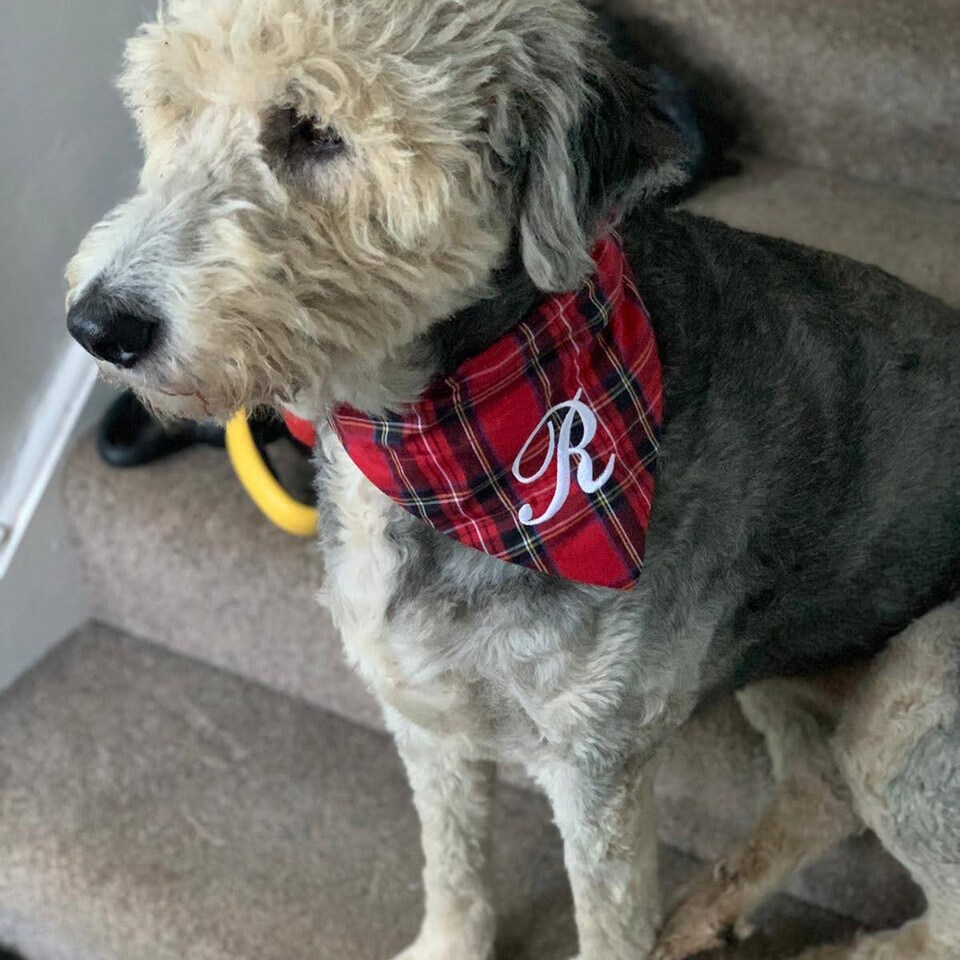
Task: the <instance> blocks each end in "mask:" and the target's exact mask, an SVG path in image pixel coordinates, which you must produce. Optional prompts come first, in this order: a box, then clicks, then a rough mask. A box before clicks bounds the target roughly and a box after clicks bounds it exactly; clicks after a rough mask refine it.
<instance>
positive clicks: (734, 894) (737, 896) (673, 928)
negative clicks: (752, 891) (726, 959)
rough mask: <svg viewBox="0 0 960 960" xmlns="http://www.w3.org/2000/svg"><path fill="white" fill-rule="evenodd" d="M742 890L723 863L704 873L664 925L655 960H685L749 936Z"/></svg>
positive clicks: (693, 883)
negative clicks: (732, 940)
mask: <svg viewBox="0 0 960 960" xmlns="http://www.w3.org/2000/svg"><path fill="white" fill-rule="evenodd" d="M749 932H750V928H749V926H748V925H747V924H746V923H745V922H744V917H743V889H742V887H741V885H740V883H739V882H738V879H737V877H736V876H735V875H734V874H732V873H731V872H730V871H729V870H728V869H727V868H726V867H725V865H723V864H719V865H717V866H716V867H715V868H713V869H712V870H710V871H708V872H706V873H703V874H701V875H700V876H699V877H697V878H696V879H695V880H694V881H693V882H692V883H691V885H690V886H689V887H688V888H687V890H686V892H685V894H684V896H683V899H682V900H681V901H680V903H679V905H678V906H677V907H675V908H674V910H673V911H672V913H671V914H670V916H669V917H668V918H667V922H666V923H665V924H664V925H663V929H662V930H661V932H660V937H659V939H658V941H657V946H656V948H655V950H654V953H653V956H654V960H685V958H686V957H692V956H695V955H696V954H698V953H703V952H704V951H706V950H713V949H715V948H717V947H722V946H723V945H724V944H726V943H728V942H729V941H730V940H731V939H740V938H742V937H745V936H748V935H749Z"/></svg>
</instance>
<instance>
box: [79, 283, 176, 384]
mask: <svg viewBox="0 0 960 960" xmlns="http://www.w3.org/2000/svg"><path fill="white" fill-rule="evenodd" d="M158 326H159V323H158V321H157V319H156V317H154V316H152V315H151V314H150V313H149V312H148V311H147V310H146V309H144V308H143V307H142V306H140V305H137V304H132V303H130V302H129V301H127V302H121V301H119V300H117V299H115V298H113V297H111V296H110V295H109V294H107V293H105V292H104V291H102V290H99V289H94V290H92V291H91V292H89V293H87V294H85V295H84V296H83V297H82V298H81V299H80V300H78V301H77V302H76V303H75V304H74V305H73V306H72V307H71V308H70V312H69V313H68V314H67V329H68V330H69V331H70V335H71V336H72V337H73V338H74V339H75V340H76V341H77V342H78V343H79V344H80V346H82V347H83V349H84V350H86V351H87V352H88V353H90V354H92V355H93V356H94V357H96V358H97V359H98V360H105V361H106V362H107V363H112V364H115V365H116V366H118V367H124V368H125V369H129V368H131V367H135V366H136V365H137V364H138V363H140V361H141V360H143V359H144V358H145V357H146V356H147V354H148V353H149V352H150V348H151V347H152V346H153V344H154V341H155V339H156V334H157V328H158Z"/></svg>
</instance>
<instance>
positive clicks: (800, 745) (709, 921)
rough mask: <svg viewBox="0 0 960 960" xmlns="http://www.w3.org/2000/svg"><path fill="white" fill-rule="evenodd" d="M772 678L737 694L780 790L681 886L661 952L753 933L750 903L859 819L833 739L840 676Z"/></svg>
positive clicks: (671, 958) (666, 955)
mask: <svg viewBox="0 0 960 960" xmlns="http://www.w3.org/2000/svg"><path fill="white" fill-rule="evenodd" d="M830 679H831V682H829V683H821V682H807V681H785V680H771V681H768V682H766V683H761V684H757V685H756V686H754V687H751V688H748V689H747V690H745V691H743V692H742V693H741V694H740V704H741V708H742V710H743V713H744V715H745V716H746V718H747V720H748V721H749V722H750V723H751V725H752V726H753V727H754V728H755V729H757V730H758V731H759V732H760V733H761V734H763V736H764V737H765V738H766V742H767V749H768V751H769V753H770V757H771V761H772V764H773V773H774V779H775V781H776V784H777V785H776V789H775V793H774V795H773V798H772V800H771V802H770V804H769V806H768V807H767V809H766V811H765V812H764V816H763V818H762V819H761V821H760V823H759V824H758V826H757V827H756V829H755V830H754V832H753V833H752V834H751V835H750V837H749V838H748V839H747V841H746V842H745V843H744V845H743V846H742V847H741V848H740V849H739V850H737V851H736V852H735V853H734V854H732V855H731V856H729V857H727V858H726V859H725V860H724V861H722V862H721V863H719V864H716V865H714V866H713V867H711V868H708V869H707V870H706V871H704V872H703V873H702V874H701V875H700V876H698V877H697V878H696V879H695V880H694V881H693V882H692V883H691V885H690V886H689V887H688V888H687V890H686V891H685V894H684V896H683V899H682V901H681V903H680V904H679V906H678V907H677V908H676V909H675V910H674V911H673V912H672V913H671V915H670V917H669V919H668V921H667V923H666V924H665V926H664V928H663V931H662V932H661V935H660V939H659V943H658V955H659V956H660V957H662V958H663V960H680V958H683V957H689V956H692V955H693V954H697V953H700V952H701V951H703V950H707V949H710V948H713V947H718V946H720V945H721V944H722V943H723V942H724V941H725V939H726V938H727V936H728V934H729V933H731V932H733V933H735V934H736V935H738V936H741V937H742V936H745V935H747V934H748V933H749V918H750V915H751V914H752V913H753V912H754V910H755V909H756V908H757V907H758V906H759V905H760V904H761V903H762V902H763V901H764V900H765V899H766V898H767V897H768V896H769V895H770V894H771V893H773V892H774V891H775V890H776V889H778V888H779V887H780V886H781V885H782V884H783V882H784V881H785V880H786V879H787V878H788V877H789V876H790V875H791V874H792V873H794V872H795V871H796V870H797V869H798V868H799V867H801V866H802V865H803V864H805V863H808V862H810V861H813V860H815V859H817V858H818V857H819V856H820V855H821V854H823V853H824V852H825V851H826V850H827V849H829V848H830V847H831V846H833V845H834V844H835V843H836V842H838V841H839V840H841V839H843V838H844V837H846V836H848V835H849V834H851V833H853V832H854V831H856V830H857V829H858V828H859V827H860V825H861V824H860V821H859V819H858V817H857V816H856V814H855V813H854V810H853V805H852V800H851V796H850V793H849V790H848V789H847V787H846V784H845V782H844V781H843V779H842V777H841V774H840V771H839V769H838V767H837V764H836V761H835V759H834V756H833V753H832V750H831V747H830V743H829V737H830V734H831V733H832V731H833V729H834V727H835V724H836V720H837V716H838V715H839V711H840V708H841V703H842V697H841V694H842V692H843V690H844V689H845V687H846V683H840V682H839V677H837V676H835V677H832V678H830Z"/></svg>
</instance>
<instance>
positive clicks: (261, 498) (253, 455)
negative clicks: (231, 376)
mask: <svg viewBox="0 0 960 960" xmlns="http://www.w3.org/2000/svg"><path fill="white" fill-rule="evenodd" d="M227 454H228V455H229V457H230V463H232V464H233V469H234V471H235V472H236V474H237V476H238V477H239V478H240V483H241V484H243V489H244V490H246V491H247V493H248V494H249V496H250V499H251V500H252V501H253V502H254V503H255V504H256V505H257V507H258V508H259V509H260V512H261V513H262V514H263V515H264V516H265V517H266V518H267V519H268V520H269V521H270V522H271V523H273V524H274V525H275V526H278V527H279V528H280V529H281V530H283V531H284V532H286V533H289V534H292V535H293V536H295V537H312V536H315V535H316V532H317V511H316V510H315V509H314V508H313V507H308V506H307V505H306V504H303V503H300V501H299V500H295V499H294V498H293V497H291V496H290V494H289V493H287V491H286V490H284V489H283V487H282V486H281V485H280V484H279V483H278V482H277V480H276V478H275V477H274V476H273V474H272V473H271V472H270V469H269V467H268V466H267V465H266V464H265V463H264V462H263V457H262V456H260V451H259V450H258V449H257V445H256V443H255V442H254V440H253V433H252V432H251V430H250V423H249V421H248V420H247V412H246V410H241V411H239V413H237V415H236V416H235V417H234V418H233V419H232V420H231V421H230V422H229V423H228V424H227Z"/></svg>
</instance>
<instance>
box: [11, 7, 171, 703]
mask: <svg viewBox="0 0 960 960" xmlns="http://www.w3.org/2000/svg"><path fill="white" fill-rule="evenodd" d="M0 10H2V19H0V494H2V493H3V491H4V490H5V489H10V488H9V485H8V486H4V477H5V475H6V476H7V477H9V475H10V473H11V471H12V467H13V464H14V463H15V462H16V458H17V455H18V451H19V452H21V460H22V451H23V449H24V438H25V437H26V436H27V435H28V433H30V432H31V427H33V433H36V432H37V430H38V427H40V428H41V432H42V429H45V427H44V425H42V424H38V423H37V421H36V419H35V418H34V419H33V420H32V417H31V415H32V414H33V412H34V411H35V410H36V409H37V405H38V401H39V400H40V398H41V397H43V396H44V395H46V394H49V393H50V392H51V391H50V385H51V380H52V377H53V372H54V370H55V369H56V367H57V365H58V363H59V362H60V360H61V358H62V357H63V356H64V352H65V349H66V346H67V344H68V342H69V338H68V337H67V334H66V329H65V326H64V315H63V295H64V282H63V268H64V265H65V264H66V261H67V259H68V258H69V257H70V255H71V254H72V252H73V250H74V249H75V247H76V245H77V243H78V241H79V240H80V238H81V237H82V236H83V234H84V233H85V232H86V231H87V230H88V229H89V227H90V226H91V225H92V224H93V223H94V221H95V220H97V219H98V218H99V217H100V216H101V215H102V214H103V213H105V212H106V211H107V209H109V208H110V207H111V206H113V204H114V203H116V202H117V201H118V200H121V199H122V198H123V197H124V196H126V195H128V194H129V193H130V192H131V191H132V190H133V188H134V185H135V183H136V172H137V168H138V166H139V159H140V158H139V151H138V149H137V144H136V137H135V134H134V131H133V128H132V124H131V123H130V121H129V119H128V118H127V116H126V113H125V111H124V109H123V106H122V104H121V102H120V96H119V94H118V93H116V92H115V90H114V88H113V78H114V77H115V76H116V74H117V72H118V70H119V67H120V62H121V55H122V51H123V43H124V40H125V39H126V38H127V37H128V36H129V35H130V34H131V33H133V31H134V30H135V29H136V27H137V25H138V24H139V23H140V22H141V21H142V20H143V19H145V18H147V17H149V16H150V15H152V14H153V13H154V12H155V4H154V3H153V2H142V0H0ZM109 400H110V394H109V393H108V392H106V391H105V390H99V391H97V392H95V394H94V397H93V398H92V399H91V401H90V403H89V404H88V410H87V414H86V419H85V421H84V422H85V423H86V424H87V425H89V424H90V423H91V422H92V421H93V419H95V418H96V416H97V414H98V412H99V411H100V410H102V409H103V407H104V405H105V404H106V403H107V402H109ZM62 469H63V468H62V465H61V467H60V469H59V470H58V472H57V474H56V476H55V477H54V481H53V483H51V485H50V486H49V487H48V488H47V490H46V493H45V495H44V496H43V499H42V501H41V502H40V505H39V508H38V510H37V512H36V514H35V515H34V518H33V522H32V524H31V525H30V527H29V528H27V531H26V534H25V536H24V539H23V542H22V544H21V546H20V549H19V551H18V552H17V554H16V555H15V556H14V559H13V564H12V566H11V567H10V569H9V570H8V572H7V574H6V576H5V577H2V578H0V689H2V688H3V687H4V686H5V685H6V684H7V683H9V682H10V681H12V680H13V679H14V678H15V677H16V676H17V675H18V674H19V673H20V672H22V671H23V670H24V669H26V668H27V667H28V666H30V664H31V663H33V662H34V661H36V660H37V659H38V658H39V657H40V656H42V655H43V653H44V652H46V650H47V649H49V648H50V647H51V646H52V645H53V644H55V643H56V642H58V641H59V640H60V639H62V638H63V636H64V635H65V634H66V633H67V632H68V631H70V630H72V629H73V628H74V627H75V626H77V625H78V624H79V623H80V622H82V621H83V620H84V619H85V618H86V616H87V615H88V609H89V605H88V602H87V597H86V595H85V590H84V586H83V581H82V577H81V573H80V565H79V562H78V558H77V556H76V555H75V553H74V551H73V549H72V547H71V544H70V542H69V537H68V534H67V528H66V522H65V520H64V516H63V509H62V505H61V503H60V484H61V481H62Z"/></svg>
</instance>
